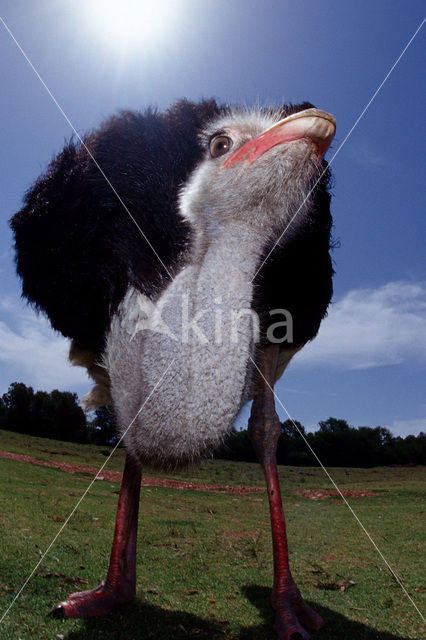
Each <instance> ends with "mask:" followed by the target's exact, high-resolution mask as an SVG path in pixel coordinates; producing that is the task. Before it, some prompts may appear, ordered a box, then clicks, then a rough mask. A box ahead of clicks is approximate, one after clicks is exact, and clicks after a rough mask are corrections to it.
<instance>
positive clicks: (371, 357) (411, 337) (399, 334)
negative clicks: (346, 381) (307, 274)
mask: <svg viewBox="0 0 426 640" xmlns="http://www.w3.org/2000/svg"><path fill="white" fill-rule="evenodd" d="M408 361H417V362H420V363H426V282H422V283H415V282H406V281H398V282H389V283H388V284H385V285H384V286H382V287H379V288H377V289H354V290H352V291H349V292H348V293H347V294H346V295H345V296H344V297H343V298H341V299H340V300H338V301H337V302H335V303H334V304H332V305H331V306H330V309H329V315H328V317H327V318H326V319H325V320H324V321H323V323H322V325H321V328H320V331H319V334H318V337H317V338H316V339H315V340H314V341H313V342H312V343H310V344H308V345H306V347H305V348H304V349H302V351H301V352H300V354H298V355H297V356H296V357H295V358H294V366H303V365H307V364H309V365H327V366H332V367H336V368H339V369H367V368H370V367H379V366H383V365H395V364H401V363H405V362H408Z"/></svg>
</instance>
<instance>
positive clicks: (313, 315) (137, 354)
mask: <svg viewBox="0 0 426 640" xmlns="http://www.w3.org/2000/svg"><path fill="white" fill-rule="evenodd" d="M334 132H335V122H334V119H333V118H332V116H330V115H329V114H326V113H325V112H323V111H319V110H318V109H316V108H314V107H313V105H311V104H310V103H303V104H300V105H285V106H283V107H281V108H277V109H266V108H258V109H253V110H247V109H235V108H230V107H228V106H222V105H218V104H217V103H216V102H215V101H214V100H210V101H207V100H204V101H201V102H199V103H192V102H189V101H187V100H181V101H179V102H178V103H176V104H175V105H173V106H172V107H170V108H169V109H168V110H167V111H165V112H157V111H155V110H152V109H148V110H147V111H145V112H144V113H134V112H129V111H126V112H121V113H120V114H119V115H117V116H114V117H112V118H111V119H109V120H108V121H107V122H106V123H104V125H103V126H102V127H101V128H100V129H98V130H97V131H94V132H92V133H90V134H88V135H87V136H86V137H85V140H84V145H77V144H75V143H74V142H70V143H69V144H68V145H67V146H66V147H65V148H64V149H63V151H62V152H61V153H60V154H59V155H58V156H57V157H56V158H55V159H54V160H53V161H52V162H51V164H50V165H49V167H48V169H47V171H46V173H45V174H44V175H42V176H41V177H40V178H39V179H38V181H37V182H36V183H35V185H34V186H33V187H32V188H31V189H30V190H29V191H28V193H27V194H26V198H25V206H24V207H23V209H22V210H21V211H19V212H18V213H16V214H15V216H14V217H13V218H12V221H11V225H12V228H13V231H14V234H15V247H16V262H17V271H18V274H19V275H20V276H21V278H22V290H23V295H24V296H25V297H26V298H27V299H28V300H29V301H30V302H31V303H33V304H34V305H35V306H36V308H37V309H39V310H42V311H43V312H44V313H46V314H47V316H48V318H49V319H50V322H51V324H52V326H53V328H54V329H56V330H58V331H60V332H61V333H62V334H63V335H64V336H66V337H68V338H70V339H71V347H70V359H71V361H72V362H73V364H76V365H80V366H84V367H86V368H87V371H88V373H89V375H90V376H91V377H92V378H93V379H94V381H95V386H94V387H93V389H92V390H91V391H90V392H89V393H88V394H87V395H86V396H85V397H84V404H85V407H86V409H94V408H95V407H97V406H102V405H105V404H112V405H113V408H114V413H115V416H116V420H117V425H118V431H119V433H120V436H121V437H122V438H123V442H124V446H125V448H126V461H125V467H124V473H123V481H122V486H121V490H120V496H119V502H118V510H117V518H116V525H115V533H114V539H113V545H112V551H111V557H110V564H109V569H108V573H107V577H106V579H105V580H104V581H103V582H102V583H101V584H100V585H99V586H98V587H97V588H95V589H93V590H91V591H86V592H81V593H74V594H71V595H70V596H69V597H68V598H67V600H65V601H63V602H61V603H60V604H59V605H58V606H57V607H55V608H54V609H53V610H52V612H51V615H53V616H54V617H89V616H98V615H102V614H106V613H108V612H110V611H111V610H112V609H113V608H114V607H115V606H116V605H118V604H122V603H126V602H129V601H131V600H132V599H133V598H134V595H135V585H136V575H135V572H136V560H135V555H136V538H137V521H138V506H139V493H140V484H141V467H142V465H143V464H150V465H151V466H157V467H162V468H165V467H169V468H170V467H177V466H179V465H187V464H188V463H191V462H193V461H194V460H197V459H199V458H200V457H203V456H206V455H208V454H209V453H210V452H211V451H213V450H214V449H215V448H216V447H217V446H218V445H220V444H221V442H222V441H223V439H224V437H225V436H226V434H227V433H228V432H229V431H230V429H231V428H232V425H233V422H234V419H235V417H236V415H237V413H238V411H239V410H240V408H241V407H242V406H243V404H244V403H246V402H247V401H248V400H250V399H252V400H253V404H252V409H251V416H250V420H249V434H250V438H251V440H252V443H253V446H254V448H255V451H256V453H257V456H258V458H259V461H260V463H261V465H262V467H263V471H264V475H265V479H266V484H267V490H268V497H269V503H270V512H271V526H272V540H273V559H274V583H273V589H272V596H271V601H272V605H273V607H274V609H275V611H276V614H275V615H276V618H275V625H274V629H275V632H276V634H277V636H278V637H279V638H280V639H281V640H290V639H293V640H296V639H300V638H303V639H306V638H309V637H310V636H309V634H308V632H307V630H306V629H310V630H317V629H319V628H320V627H321V626H322V620H321V618H320V616H319V615H318V614H317V613H315V612H314V611H313V610H312V609H311V608H310V607H309V606H308V605H307V604H306V603H305V602H304V600H303V598H302V596H301V594H300V592H299V590H298V588H297V586H296V583H295V582H294V579H293V577H292V574H291V571H290V567H289V559H288V550H287V540H286V529H285V520H284V515H283V510H282V503H281V496H280V488H279V482H278V475H277V467H276V455H275V454H276V446H277V441H278V437H279V434H280V422H279V419H278V416H277V414H276V412H275V407H274V395H273V386H274V383H275V381H276V380H277V379H278V378H279V377H280V376H281V375H282V373H283V371H284V369H285V367H286V365H287V364H288V362H289V361H290V360H291V358H292V357H293V355H294V354H295V353H296V352H297V351H298V350H299V349H300V348H301V347H302V346H303V345H304V344H305V343H306V342H308V341H309V340H311V339H312V338H314V337H315V335H316V333H317V331H318V328H319V325H320V322H321V320H322V318H323V317H324V316H325V314H326V310H327V306H328V304H329V301H330V299H331V295H332V273H333V270H332V266H331V260H330V255H329V250H330V231H331V216H330V208H329V204H330V196H329V193H328V190H327V187H328V180H329V173H328V169H327V164H326V162H325V161H324V160H323V157H324V155H325V153H326V151H327V149H328V147H329V145H330V144H331V141H332V138H333V136H334ZM87 149H90V154H89V153H88V151H87ZM99 167H101V168H102V171H103V172H104V174H105V175H106V176H107V177H108V179H109V180H110V182H111V183H112V185H113V187H114V189H111V184H110V185H108V184H107V182H106V180H105V176H103V175H102V174H101V172H100V171H99ZM284 311H285V312H286V314H287V315H286V316H285V317H286V318H287V319H288V318H290V320H291V331H288V326H287V323H283V322H281V323H277V317H276V315H274V314H276V313H277V312H284ZM283 325H286V326H285V327H284V326H283ZM284 329H285V330H284Z"/></svg>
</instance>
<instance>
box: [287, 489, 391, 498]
mask: <svg viewBox="0 0 426 640" xmlns="http://www.w3.org/2000/svg"><path fill="white" fill-rule="evenodd" d="M294 491H295V493H297V494H298V495H299V496H303V497H304V498H309V499H310V500H325V498H339V497H340V495H341V494H340V493H339V492H338V491H336V490H335V489H294ZM341 493H342V495H343V496H344V497H345V498H374V497H375V496H380V495H381V494H380V493H375V492H374V493H373V492H372V491H357V490H352V491H351V490H348V491H342V492H341Z"/></svg>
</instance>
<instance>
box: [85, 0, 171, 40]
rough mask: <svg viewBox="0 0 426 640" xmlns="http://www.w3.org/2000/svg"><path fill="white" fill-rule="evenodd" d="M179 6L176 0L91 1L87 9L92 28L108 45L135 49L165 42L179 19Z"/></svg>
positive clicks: (86, 5) (86, 6)
mask: <svg viewBox="0 0 426 640" xmlns="http://www.w3.org/2000/svg"><path fill="white" fill-rule="evenodd" d="M178 6H179V2H178V1H177V0H121V1H120V0H89V1H88V2H87V4H85V9H86V12H87V13H86V15H87V19H88V21H89V24H90V25H91V27H92V29H93V30H95V31H96V32H97V34H98V35H101V36H102V38H103V39H105V40H106V41H107V42H108V44H109V46H114V47H117V48H120V49H128V48H131V49H134V48H135V47H139V46H141V47H144V46H146V45H150V44H151V45H152V44H153V43H154V42H155V43H158V41H160V40H162V39H163V38H164V37H165V35H166V34H167V33H169V32H170V30H171V28H172V26H173V24H174V23H175V20H176V19H177V13H178V12H177V8H178Z"/></svg>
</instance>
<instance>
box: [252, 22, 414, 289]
mask: <svg viewBox="0 0 426 640" xmlns="http://www.w3.org/2000/svg"><path fill="white" fill-rule="evenodd" d="M425 22H426V18H423V20H422V22H421V23H420V24H419V26H418V27H417V29H416V30H415V32H414V33H413V35H412V36H411V38H410V39H409V41H408V42H407V44H406V45H405V47H404V49H403V50H402V51H401V53H400V54H399V56H398V58H397V59H396V60H395V62H394V63H393V65H392V66H391V68H390V69H389V71H388V72H387V74H386V75H385V77H384V78H383V80H382V82H381V83H380V84H379V86H378V87H377V89H376V91H375V92H374V93H373V95H372V96H371V98H370V100H369V101H368V102H367V104H366V106H365V107H364V109H363V110H362V111H361V113H360V114H359V116H358V118H357V119H356V120H355V122H354V124H353V125H352V127H351V128H350V130H349V131H348V133H347V134H346V136H345V137H344V139H343V141H342V142H341V143H340V145H339V147H338V149H337V150H336V152H335V153H334V154H333V156H332V158H331V160H330V161H329V163H328V167H331V165H332V164H333V162H334V160H335V159H336V158H337V156H338V154H339V153H340V151H341V150H342V147H343V146H344V145H345V143H346V142H347V140H348V138H349V137H350V136H351V134H352V132H353V131H354V129H355V128H356V127H357V126H358V124H359V122H360V120H361V118H363V116H364V115H365V113H366V111H367V109H368V108H369V107H370V105H371V103H372V102H373V101H374V100H375V98H376V97H377V95H378V94H379V92H380V91H381V89H382V87H383V85H384V84H385V82H386V81H387V80H388V78H389V76H390V75H391V73H392V72H393V71H394V69H395V67H396V66H397V64H398V63H399V61H400V60H401V58H402V57H403V55H404V54H405V52H406V51H407V49H408V47H409V46H410V44H411V43H412V42H413V40H414V38H415V37H416V36H417V34H418V33H419V31H420V29H421V28H422V27H423V25H424V23H425ZM328 167H327V168H328ZM327 168H325V169H323V171H322V172H321V173H320V175H319V178H318V179H317V180H316V182H315V184H314V186H313V187H311V189H310V190H309V192H308V194H307V195H306V196H305V198H304V199H303V202H302V204H301V205H300V206H299V208H298V209H297V211H296V213H295V214H294V215H293V217H292V218H291V219H290V222H289V223H288V224H287V226H286V228H285V229H284V231H283V232H282V233H281V235H280V237H279V238H278V240H277V241H276V242H275V244H274V246H273V247H272V249H271V250H270V251H269V253H268V255H267V256H266V258H265V259H264V260H263V262H262V264H261V265H260V267H259V268H258V269H257V271H256V273H255V274H254V276H253V279H252V281H253V280H254V279H255V278H256V276H257V274H258V273H259V271H260V270H261V268H262V267H263V265H264V264H265V262H266V261H267V260H268V259H269V257H270V255H271V253H272V252H273V251H274V249H275V248H276V246H277V245H278V244H279V243H280V242H281V240H282V238H283V236H284V235H285V234H286V232H287V230H288V229H289V227H290V226H291V225H292V224H293V222H294V220H295V218H296V217H297V216H298V215H299V213H300V211H301V210H302V208H303V206H304V204H305V203H306V201H307V200H308V198H309V196H310V195H311V194H312V192H313V191H314V189H315V188H316V186H317V185H318V183H319V182H320V181H321V179H322V178H323V176H324V174H325V173H326V171H327Z"/></svg>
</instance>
